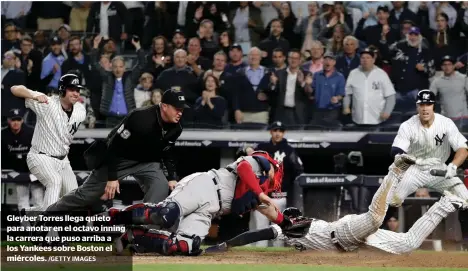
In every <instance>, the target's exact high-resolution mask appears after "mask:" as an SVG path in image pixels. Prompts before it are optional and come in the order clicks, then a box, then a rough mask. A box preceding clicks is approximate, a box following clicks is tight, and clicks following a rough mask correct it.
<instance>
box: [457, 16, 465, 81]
mask: <svg viewBox="0 0 468 271" xmlns="http://www.w3.org/2000/svg"><path fill="white" fill-rule="evenodd" d="M467 11H468V9H467ZM467 67H468V53H465V54H463V55H461V56H460V57H458V59H457V63H455V69H456V70H458V71H459V72H460V73H462V74H466V75H468V73H467V71H468V69H467Z"/></svg>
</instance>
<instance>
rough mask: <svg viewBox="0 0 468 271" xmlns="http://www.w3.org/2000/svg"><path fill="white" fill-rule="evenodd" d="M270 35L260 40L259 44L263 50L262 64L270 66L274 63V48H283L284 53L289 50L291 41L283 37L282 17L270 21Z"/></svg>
mask: <svg viewBox="0 0 468 271" xmlns="http://www.w3.org/2000/svg"><path fill="white" fill-rule="evenodd" d="M270 26H271V27H270V36H269V37H268V38H266V39H264V40H262V41H261V42H260V45H259V46H258V47H259V48H260V50H262V62H261V63H262V65H263V66H265V67H270V66H271V64H272V55H273V50H274V49H276V48H280V49H283V54H284V55H286V54H287V52H288V51H289V41H287V40H286V39H285V38H283V37H281V33H283V23H282V21H281V20H280V19H273V20H272V21H271V23H270Z"/></svg>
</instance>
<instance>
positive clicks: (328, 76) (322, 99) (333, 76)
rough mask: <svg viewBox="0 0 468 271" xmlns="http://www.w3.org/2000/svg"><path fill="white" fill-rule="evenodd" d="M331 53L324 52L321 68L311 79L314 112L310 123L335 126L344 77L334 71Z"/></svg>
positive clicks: (340, 104)
mask: <svg viewBox="0 0 468 271" xmlns="http://www.w3.org/2000/svg"><path fill="white" fill-rule="evenodd" d="M335 65H336V58H335V55H333V53H331V52H329V53H325V55H324V57H323V70H322V71H319V72H316V73H315V74H314V78H313V81H312V91H313V92H312V93H311V94H312V95H313V97H314V101H315V107H316V108H315V112H314V115H313V116H314V117H313V119H312V124H316V125H326V126H329V125H331V126H337V125H338V118H339V117H340V109H341V107H342V103H341V102H342V100H343V97H344V96H345V83H346V82H345V78H344V76H343V75H342V74H341V73H339V72H338V71H336V68H335Z"/></svg>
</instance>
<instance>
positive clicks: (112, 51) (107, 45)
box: [101, 39, 118, 59]
mask: <svg viewBox="0 0 468 271" xmlns="http://www.w3.org/2000/svg"><path fill="white" fill-rule="evenodd" d="M101 45H102V54H103V55H107V56H109V58H110V59H112V58H114V57H115V56H116V55H117V53H118V50H117V49H118V48H117V45H116V44H115V41H114V40H113V39H107V40H106V39H103V40H102V41H101Z"/></svg>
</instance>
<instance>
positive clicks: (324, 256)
mask: <svg viewBox="0 0 468 271" xmlns="http://www.w3.org/2000/svg"><path fill="white" fill-rule="evenodd" d="M133 262H134V264H143V263H144V264H149V263H172V264H176V263H179V264H300V265H315V266H316V265H326V266H366V267H433V268H442V267H446V268H468V253H466V252H464V253H463V252H415V253H413V254H410V255H391V254H387V253H383V252H380V251H370V250H361V251H359V252H356V253H332V252H326V253H323V252H299V251H297V252H296V251H288V252H253V251H230V252H227V253H223V254H216V255H209V256H208V255H203V256H200V257H175V258H174V257H160V256H156V257H153V256H152V257H148V256H144V257H143V256H135V257H134V259H133Z"/></svg>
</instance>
